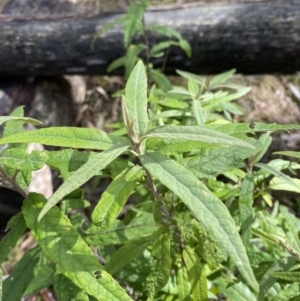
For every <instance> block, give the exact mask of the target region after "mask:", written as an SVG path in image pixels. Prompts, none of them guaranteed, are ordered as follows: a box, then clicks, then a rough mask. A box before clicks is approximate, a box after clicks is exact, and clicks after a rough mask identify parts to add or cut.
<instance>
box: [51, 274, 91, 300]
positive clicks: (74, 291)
mask: <svg viewBox="0 0 300 301" xmlns="http://www.w3.org/2000/svg"><path fill="white" fill-rule="evenodd" d="M53 288H54V291H55V295H56V297H57V298H58V300H61V301H67V300H71V301H89V300H90V298H89V296H88V294H87V293H86V292H85V291H83V290H81V289H80V288H79V287H78V286H76V285H75V284H74V283H73V282H72V281H71V280H70V279H68V278H67V277H65V276H64V275H62V274H57V275H56V276H55V277H54V282H53Z"/></svg>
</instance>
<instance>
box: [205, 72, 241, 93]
mask: <svg viewBox="0 0 300 301" xmlns="http://www.w3.org/2000/svg"><path fill="white" fill-rule="evenodd" d="M235 71H236V70H235V69H231V70H229V71H226V72H224V73H221V74H218V75H216V76H214V77H213V78H212V80H211V81H210V83H209V87H210V89H212V88H214V87H215V86H217V85H219V84H223V83H225V82H226V81H227V80H228V79H229V78H230V77H231V76H232V75H233V74H234V73H235Z"/></svg>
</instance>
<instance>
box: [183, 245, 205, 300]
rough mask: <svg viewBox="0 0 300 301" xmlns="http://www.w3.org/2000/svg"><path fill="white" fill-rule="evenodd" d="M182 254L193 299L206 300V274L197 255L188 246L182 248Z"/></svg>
mask: <svg viewBox="0 0 300 301" xmlns="http://www.w3.org/2000/svg"><path fill="white" fill-rule="evenodd" d="M182 255H183V260H184V263H185V265H186V268H187V271H188V276H189V280H190V283H191V293H192V296H193V300H199V301H205V300H207V282H206V275H205V271H204V267H203V265H202V263H201V261H200V259H199V257H198V255H197V254H196V252H195V250H193V249H192V248H191V247H190V246H186V247H185V248H184V249H183V253H182Z"/></svg>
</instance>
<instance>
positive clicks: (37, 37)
mask: <svg viewBox="0 0 300 301" xmlns="http://www.w3.org/2000/svg"><path fill="white" fill-rule="evenodd" d="M118 16H120V15H119V14H109V13H105V14H100V15H98V16H94V17H85V18H84V17H76V18H74V17H69V18H67V17H65V18H61V16H57V17H55V16H51V17H49V16H48V17H46V16H45V17H39V16H38V17H20V16H18V17H15V16H9V15H0V28H1V31H0V76H20V75H60V74H107V71H106V69H107V66H108V65H109V64H110V63H111V62H112V61H113V60H114V59H116V58H118V57H120V56H122V55H123V54H124V48H123V42H122V41H123V33H122V30H121V28H115V29H113V30H111V31H109V32H108V33H106V34H105V35H102V36H100V38H99V39H97V41H96V42H95V44H94V48H93V49H92V47H91V42H92V40H93V37H94V34H95V32H97V31H98V30H99V29H101V27H102V26H103V25H105V24H107V22H110V21H112V20H113V19H114V18H116V17H118ZM145 19H146V24H148V25H153V24H159V25H169V26H172V27H173V28H175V29H176V30H178V31H180V32H181V34H182V35H183V37H184V38H186V39H187V40H188V41H189V42H190V44H191V46H192V50H193V55H192V58H191V59H188V58H187V57H186V56H185V54H184V53H183V52H182V50H180V49H178V48H176V47H172V49H171V50H170V53H169V56H168V61H167V65H166V66H167V68H166V73H169V74H172V73H174V71H175V70H176V69H181V70H187V71H190V72H195V73H199V74H214V73H219V72H222V71H224V70H228V69H231V68H236V69H237V71H238V72H239V73H243V74H262V73H282V74H284V73H293V72H296V71H299V70H300V43H299V41H300V22H299V20H300V1H299V0H294V1H291V0H290V1H274V0H272V1H266V2H251V3H241V4H228V5H210V6H203V5H198V6H192V7H191V6H189V5H187V6H183V7H179V8H173V9H169V10H166V9H161V10H155V11H148V12H147V13H146V15H145ZM138 39H139V38H137V40H138ZM164 39H165V37H162V36H159V35H157V34H151V33H150V34H149V40H150V43H151V44H152V45H153V44H155V43H157V42H158V41H161V40H164ZM153 62H154V64H155V66H157V67H159V66H161V63H162V59H156V60H154V61H153ZM120 72H122V71H120ZM121 74H122V73H121Z"/></svg>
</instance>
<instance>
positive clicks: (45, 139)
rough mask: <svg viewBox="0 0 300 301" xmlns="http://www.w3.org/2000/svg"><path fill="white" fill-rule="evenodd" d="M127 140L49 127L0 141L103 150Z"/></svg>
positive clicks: (92, 131)
mask: <svg viewBox="0 0 300 301" xmlns="http://www.w3.org/2000/svg"><path fill="white" fill-rule="evenodd" d="M127 141H128V139H126V138H125V137H118V136H112V135H107V134H106V133H105V132H104V131H101V130H95V129H87V128H86V129H84V128H75V127H51V128H45V129H39V130H34V131H30V132H24V133H18V134H15V135H10V136H7V137H4V138H2V139H0V144H6V143H20V142H27V143H42V144H45V145H53V146H61V147H71V148H84V149H99V150H104V149H107V148H109V147H111V146H113V145H114V144H116V143H125V142H127Z"/></svg>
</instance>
